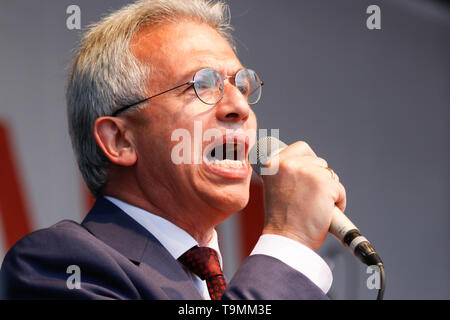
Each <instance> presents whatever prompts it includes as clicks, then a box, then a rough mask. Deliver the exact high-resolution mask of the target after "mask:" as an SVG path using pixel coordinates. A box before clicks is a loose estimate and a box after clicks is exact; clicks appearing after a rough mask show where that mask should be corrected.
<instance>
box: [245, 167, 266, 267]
mask: <svg viewBox="0 0 450 320" xmlns="http://www.w3.org/2000/svg"><path fill="white" fill-rule="evenodd" d="M263 190H264V189H263V184H262V181H261V179H260V178H258V177H255V176H253V177H252V180H251V183H250V199H249V202H248V204H247V206H246V207H245V208H244V209H243V210H242V212H241V214H240V218H241V223H240V225H241V234H242V238H241V239H242V250H241V252H242V254H243V256H242V257H241V258H242V260H243V259H245V258H246V257H247V256H248V255H249V254H250V253H251V252H252V250H253V248H254V246H255V244H256V242H257V241H258V239H259V237H260V236H261V232H262V229H263V227H264V193H263Z"/></svg>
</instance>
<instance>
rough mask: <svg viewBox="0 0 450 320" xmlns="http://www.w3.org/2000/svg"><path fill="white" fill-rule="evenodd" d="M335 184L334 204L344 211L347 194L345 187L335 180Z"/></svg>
mask: <svg viewBox="0 0 450 320" xmlns="http://www.w3.org/2000/svg"><path fill="white" fill-rule="evenodd" d="M336 184H337V189H338V198H337V200H336V202H335V204H336V207H338V208H339V209H340V210H341V211H342V212H344V211H345V208H346V206H347V194H346V191H345V187H344V186H343V185H342V183H340V182H337V181H336Z"/></svg>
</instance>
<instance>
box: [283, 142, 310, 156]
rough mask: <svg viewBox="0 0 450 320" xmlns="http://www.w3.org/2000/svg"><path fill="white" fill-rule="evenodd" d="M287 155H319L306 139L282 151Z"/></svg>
mask: <svg viewBox="0 0 450 320" xmlns="http://www.w3.org/2000/svg"><path fill="white" fill-rule="evenodd" d="M282 152H283V153H284V154H285V155H286V156H293V157H308V156H309V157H317V155H316V154H315V152H314V151H313V149H311V147H310V146H309V145H308V144H307V143H306V142H305V141H297V142H295V143H293V144H291V145H290V146H288V147H287V148H286V149H284V150H283V151H282Z"/></svg>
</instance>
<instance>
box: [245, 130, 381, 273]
mask: <svg viewBox="0 0 450 320" xmlns="http://www.w3.org/2000/svg"><path fill="white" fill-rule="evenodd" d="M286 147H287V145H286V144H285V143H284V142H282V141H280V140H278V139H277V138H274V137H270V136H269V137H265V138H262V139H261V140H259V141H258V142H256V144H255V145H254V146H253V148H252V149H251V150H250V153H249V160H250V163H251V164H252V167H253V170H254V171H255V172H256V173H257V174H258V175H264V169H267V168H265V167H266V164H267V163H268V162H269V160H270V159H271V158H272V157H274V156H276V155H278V153H280V152H281V151H282V150H283V149H285V148H286ZM329 232H330V233H331V234H332V235H334V236H335V237H336V238H337V239H338V240H339V241H340V242H341V243H342V244H343V245H344V246H348V247H349V248H350V250H351V251H352V252H353V254H354V255H355V256H356V257H358V258H359V260H361V261H362V262H363V263H364V264H367V265H368V266H374V265H376V266H378V267H380V269H381V268H382V267H383V262H382V261H381V259H380V257H379V256H378V254H377V253H376V251H375V249H374V248H373V247H372V245H371V244H370V242H369V241H368V240H367V239H366V238H365V237H363V236H362V235H361V233H360V231H359V229H358V228H357V227H356V226H355V225H354V224H353V223H352V222H351V221H350V219H349V218H347V216H346V215H345V214H343V213H342V211H341V210H339V208H338V207H336V206H335V207H334V210H333V217H332V220H331V225H330V229H329Z"/></svg>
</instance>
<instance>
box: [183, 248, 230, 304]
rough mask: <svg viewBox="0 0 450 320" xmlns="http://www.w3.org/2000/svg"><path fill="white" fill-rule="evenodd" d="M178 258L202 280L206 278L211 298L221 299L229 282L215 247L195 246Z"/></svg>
mask: <svg viewBox="0 0 450 320" xmlns="http://www.w3.org/2000/svg"><path fill="white" fill-rule="evenodd" d="M178 260H179V261H180V262H181V263H182V264H184V265H185V266H186V267H187V268H188V269H189V270H190V271H191V272H193V273H195V274H196V275H197V276H199V277H200V279H202V280H206V285H207V286H208V291H209V295H210V297H211V300H220V298H221V297H222V294H223V292H224V291H225V289H226V287H227V284H226V282H225V277H224V276H223V272H222V269H221V268H220V263H219V257H218V256H217V252H216V250H214V249H211V248H208V247H197V246H195V247H193V248H191V249H189V250H188V251H186V252H185V253H184V254H183V255H182V256H181V257H180V258H178Z"/></svg>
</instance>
